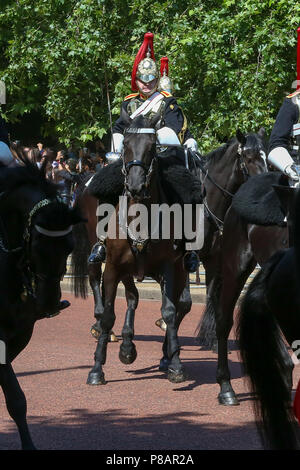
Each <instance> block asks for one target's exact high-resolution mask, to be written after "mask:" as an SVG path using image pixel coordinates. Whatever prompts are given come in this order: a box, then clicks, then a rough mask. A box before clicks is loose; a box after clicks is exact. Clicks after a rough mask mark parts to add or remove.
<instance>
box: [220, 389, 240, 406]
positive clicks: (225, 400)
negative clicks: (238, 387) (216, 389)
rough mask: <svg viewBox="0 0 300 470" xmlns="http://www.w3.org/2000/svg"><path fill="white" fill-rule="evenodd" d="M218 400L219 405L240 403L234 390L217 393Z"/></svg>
mask: <svg viewBox="0 0 300 470" xmlns="http://www.w3.org/2000/svg"><path fill="white" fill-rule="evenodd" d="M218 400H219V404H220V405H225V406H237V405H239V404H240V403H239V401H238V399H237V397H236V394H235V393H234V392H224V393H219V395H218Z"/></svg>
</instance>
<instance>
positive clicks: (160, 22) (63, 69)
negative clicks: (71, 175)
mask: <svg viewBox="0 0 300 470" xmlns="http://www.w3.org/2000/svg"><path fill="white" fill-rule="evenodd" d="M2 4H3V8H2V10H1V13H0V53H1V57H2V60H1V63H0V80H3V81H4V82H5V84H6V89H7V105H6V106H5V107H4V108H3V109H2V113H4V114H5V116H6V117H7V119H8V120H10V121H12V122H13V121H15V120H18V119H21V118H22V116H23V115H24V114H26V113H30V112H31V111H33V110H34V111H38V112H40V114H41V116H43V120H44V127H43V132H44V134H45V135H52V136H56V137H57V138H59V140H60V141H61V142H65V143H66V144H69V143H70V142H77V144H78V145H81V144H83V143H85V142H88V141H91V140H94V139H97V138H102V137H103V136H104V135H105V134H109V132H110V131H109V113H108V105H107V94H108V93H109V96H110V101H111V108H112V114H113V120H115V119H116V117H117V115H118V114H119V111H120V105H121V102H122V100H123V98H124V96H126V95H127V94H128V93H130V91H131V90H130V79H131V70H132V65H133V60H134V57H135V55H136V53H137V51H138V48H139V47H140V45H141V43H142V40H143V37H144V33H145V32H147V31H152V32H153V33H154V35H155V36H154V49H155V56H156V60H159V58H160V57H162V56H163V55H168V57H169V60H170V76H171V78H172V80H173V82H174V84H175V91H174V94H175V96H176V98H177V99H178V102H179V104H180V105H181V106H182V108H183V110H184V112H185V114H186V115H187V117H188V121H189V127H190V128H191V130H192V132H193V133H194V135H195V138H196V139H197V141H198V143H199V145H200V148H201V150H202V151H203V152H206V151H208V150H211V149H212V148H214V147H216V146H218V145H219V144H220V142H222V141H223V140H224V139H226V138H229V137H231V136H232V135H234V134H235V131H236V129H237V128H238V127H240V128H241V129H242V130H244V131H255V130H257V129H258V128H259V127H260V126H262V125H264V126H265V127H266V129H267V131H268V132H270V130H271V128H272V125H273V123H274V119H275V116H276V113H277V111H278V109H279V107H280V105H281V102H282V100H283V97H284V96H285V94H287V93H288V92H290V91H292V90H291V86H292V82H293V81H294V80H295V79H296V39H297V37H296V29H297V27H298V26H299V24H300V5H299V3H297V2H295V1H294V0H293V1H292V0H276V1H275V0H260V1H259V0H239V1H235V0H214V1H212V0H203V1H201V0H186V1H185V2H182V0H169V1H163V0H162V1H155V0H151V1H150V0H114V1H113V2H112V1H111V0H80V1H77V0H18V1H10V0H2Z"/></svg>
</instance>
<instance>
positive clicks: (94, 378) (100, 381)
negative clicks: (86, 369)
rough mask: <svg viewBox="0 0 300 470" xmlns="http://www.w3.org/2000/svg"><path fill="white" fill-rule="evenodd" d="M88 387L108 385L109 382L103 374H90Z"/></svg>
mask: <svg viewBox="0 0 300 470" xmlns="http://www.w3.org/2000/svg"><path fill="white" fill-rule="evenodd" d="M86 383H87V385H106V384H107V382H106V380H105V378H104V374H103V372H102V373H101V374H99V372H90V373H89V375H88V378H87V381H86Z"/></svg>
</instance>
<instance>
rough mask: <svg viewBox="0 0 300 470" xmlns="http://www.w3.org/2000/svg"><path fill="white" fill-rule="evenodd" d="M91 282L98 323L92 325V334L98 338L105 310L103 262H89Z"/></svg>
mask: <svg viewBox="0 0 300 470" xmlns="http://www.w3.org/2000/svg"><path fill="white" fill-rule="evenodd" d="M88 276H89V283H90V286H91V289H92V292H93V296H94V317H95V319H96V323H95V324H94V325H93V326H92V327H91V334H92V336H94V338H96V339H98V338H99V335H100V318H101V315H103V312H104V306H103V302H102V296H101V291H100V283H101V277H102V263H88Z"/></svg>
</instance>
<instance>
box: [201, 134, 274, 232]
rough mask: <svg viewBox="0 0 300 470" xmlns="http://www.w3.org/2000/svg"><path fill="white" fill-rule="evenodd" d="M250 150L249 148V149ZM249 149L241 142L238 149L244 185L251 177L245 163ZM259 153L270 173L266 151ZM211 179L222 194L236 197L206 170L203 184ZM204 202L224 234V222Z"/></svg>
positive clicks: (209, 213)
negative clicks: (246, 152) (245, 153)
mask: <svg viewBox="0 0 300 470" xmlns="http://www.w3.org/2000/svg"><path fill="white" fill-rule="evenodd" d="M248 148H249V147H248ZM248 148H247V147H245V146H244V145H243V144H241V143H240V142H239V145H238V148H237V162H238V169H239V170H240V171H241V173H242V175H243V178H244V183H245V182H246V181H247V179H248V178H249V177H250V173H249V170H248V166H247V163H246V161H245V155H244V152H245V151H246V150H247V149H248ZM259 153H260V156H261V158H262V159H263V160H264V164H265V169H266V171H268V168H267V157H266V154H265V152H264V150H262V149H260V150H259ZM201 170H202V171H203V169H202V168H201ZM206 178H207V179H209V180H210V181H211V182H212V183H213V184H214V185H215V186H216V187H217V188H218V189H219V190H220V191H221V192H222V193H223V195H224V196H228V197H230V198H232V197H233V196H234V194H232V193H231V192H230V191H227V189H225V188H223V187H222V186H220V185H219V184H218V183H217V182H216V181H215V180H214V179H213V178H212V177H211V176H210V175H209V174H208V170H205V175H204V179H203V180H202V183H203V184H204V182H205V179H206ZM203 201H204V207H205V209H206V211H207V213H208V215H209V217H211V219H212V220H213V222H214V224H215V225H216V227H217V230H218V231H219V232H220V233H221V234H222V233H223V225H224V221H223V220H221V219H219V218H218V217H217V216H216V215H215V214H214V213H213V212H212V211H211V210H210V209H209V207H208V204H207V202H206V198H204V199H203Z"/></svg>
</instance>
